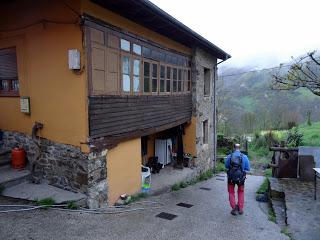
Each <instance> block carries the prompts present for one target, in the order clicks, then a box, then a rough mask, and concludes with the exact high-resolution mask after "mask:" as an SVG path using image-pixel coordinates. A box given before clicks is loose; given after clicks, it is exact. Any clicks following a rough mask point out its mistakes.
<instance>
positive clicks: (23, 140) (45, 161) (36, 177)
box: [0, 131, 108, 208]
mask: <svg viewBox="0 0 320 240" xmlns="http://www.w3.org/2000/svg"><path fill="white" fill-rule="evenodd" d="M2 133H3V134H2V139H0V151H1V150H10V149H12V148H14V147H16V146H20V147H23V148H24V149H25V151H26V154H27V161H28V165H27V167H28V168H29V170H30V171H31V175H32V179H31V181H33V182H35V183H39V182H41V181H46V182H48V183H49V184H50V185H53V186H56V187H59V188H62V189H65V190H69V191H75V192H82V193H85V194H86V195H87V196H88V199H87V205H88V206H89V207H91V208H96V207H101V206H103V205H105V204H106V203H107V191H108V185H107V168H106V153H107V152H106V151H102V152H99V153H90V154H87V153H83V152H81V150H80V148H79V147H75V146H72V145H68V144H61V143H56V142H53V141H50V140H47V139H44V138H37V139H33V138H32V137H31V136H29V135H27V134H23V133H18V132H11V131H2Z"/></svg>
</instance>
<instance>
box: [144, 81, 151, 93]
mask: <svg viewBox="0 0 320 240" xmlns="http://www.w3.org/2000/svg"><path fill="white" fill-rule="evenodd" d="M143 90H144V92H150V78H148V77H145V78H144V89H143Z"/></svg>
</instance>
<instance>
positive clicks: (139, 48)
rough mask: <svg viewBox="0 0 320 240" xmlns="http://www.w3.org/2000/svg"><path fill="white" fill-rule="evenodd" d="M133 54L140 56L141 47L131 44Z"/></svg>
mask: <svg viewBox="0 0 320 240" xmlns="http://www.w3.org/2000/svg"><path fill="white" fill-rule="evenodd" d="M133 52H134V53H135V54H138V55H141V46H140V45H137V44H133Z"/></svg>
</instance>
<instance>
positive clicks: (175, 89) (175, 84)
mask: <svg viewBox="0 0 320 240" xmlns="http://www.w3.org/2000/svg"><path fill="white" fill-rule="evenodd" d="M172 91H174V92H176V91H177V81H175V80H173V82H172Z"/></svg>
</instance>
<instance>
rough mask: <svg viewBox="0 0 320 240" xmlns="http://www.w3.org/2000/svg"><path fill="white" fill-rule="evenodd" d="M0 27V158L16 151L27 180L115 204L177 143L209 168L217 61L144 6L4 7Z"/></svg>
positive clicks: (117, 2)
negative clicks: (161, 142) (164, 142)
mask: <svg viewBox="0 0 320 240" xmlns="http://www.w3.org/2000/svg"><path fill="white" fill-rule="evenodd" d="M0 19H1V20H0V109H1V117H0V129H1V132H0V133H1V134H0V150H6V149H11V148H13V147H14V146H17V145H19V146H22V147H23V148H24V149H25V150H26V152H27V159H28V168H29V169H30V171H31V173H32V176H33V177H34V178H36V179H45V180H47V181H49V183H50V184H52V185H55V186H58V187H61V188H65V189H70V190H74V191H79V192H83V193H86V195H87V197H88V200H87V202H88V205H89V206H90V207H99V206H101V205H103V204H105V203H109V204H113V203H114V202H115V201H116V199H117V198H118V196H119V195H120V194H121V193H129V194H133V193H136V192H138V191H140V189H141V163H142V159H143V157H145V158H148V157H150V156H153V155H154V151H155V139H157V137H158V136H159V135H165V134H169V135H170V137H172V136H173V139H175V138H174V137H175V136H176V135H177V132H178V134H179V133H181V135H182V139H181V140H182V141H181V140H180V142H181V144H182V142H183V148H184V152H186V153H191V154H192V155H193V156H195V157H196V158H195V165H196V166H197V171H198V172H201V171H204V170H206V169H209V168H210V167H212V166H213V161H214V152H215V142H216V140H215V135H216V134H215V126H216V122H215V121H216V116H215V111H214V109H215V79H216V77H217V72H216V66H217V62H218V59H220V60H222V61H224V60H226V59H228V58H229V57H230V55H228V54H227V53H226V52H224V51H223V50H221V49H219V48H218V47H216V46H215V45H214V44H212V43H211V42H209V41H208V40H206V39H205V38H203V37H202V36H200V35H199V34H197V33H195V32H194V31H192V30H191V29H189V28H188V27H186V26H185V25H183V24H182V23H180V22H179V21H177V20H176V19H174V18H173V17H171V16H170V15H169V14H167V13H166V12H164V11H163V10H161V9H159V8H158V7H157V6H155V5H154V4H152V3H150V2H149V1H146V0H108V1H107V0H91V1H89V0H65V1H49V0H46V1H40V0H39V1H31V0H20V1H16V0H13V1H2V2H1V3H0ZM179 129H180V130H179Z"/></svg>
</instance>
